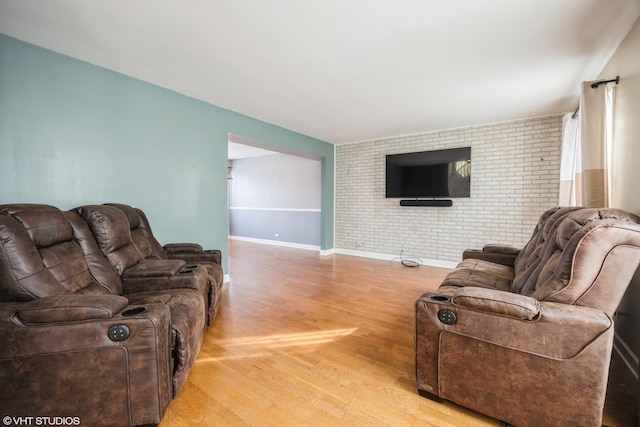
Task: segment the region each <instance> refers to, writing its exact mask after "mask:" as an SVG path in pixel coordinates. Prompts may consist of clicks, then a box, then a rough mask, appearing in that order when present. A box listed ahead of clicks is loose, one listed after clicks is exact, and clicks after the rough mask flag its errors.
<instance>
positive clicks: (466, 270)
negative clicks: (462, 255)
mask: <svg viewBox="0 0 640 427" xmlns="http://www.w3.org/2000/svg"><path fill="white" fill-rule="evenodd" d="M512 281H513V268H512V267H508V266H505V265H501V264H495V263H492V262H488V261H484V260H480V259H473V258H469V259H465V260H464V261H462V262H460V263H459V264H458V265H457V267H456V268H455V269H454V270H453V271H451V272H450V273H449V274H448V275H447V277H445V279H444V280H443V281H442V284H441V286H476V287H479V288H489V289H497V290H500V291H509V290H510V289H511V282H512Z"/></svg>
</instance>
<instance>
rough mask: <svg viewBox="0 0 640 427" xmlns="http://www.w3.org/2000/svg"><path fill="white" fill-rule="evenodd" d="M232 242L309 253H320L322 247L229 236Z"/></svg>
mask: <svg viewBox="0 0 640 427" xmlns="http://www.w3.org/2000/svg"><path fill="white" fill-rule="evenodd" d="M229 239H230V240H242V241H244V242H252V243H260V244H263V245H272V246H285V247H288V248H296V249H306V250H309V251H319V250H320V246H315V245H304V244H302V243H292V242H283V241H280V240H267V239H256V238H253V237H243V236H229Z"/></svg>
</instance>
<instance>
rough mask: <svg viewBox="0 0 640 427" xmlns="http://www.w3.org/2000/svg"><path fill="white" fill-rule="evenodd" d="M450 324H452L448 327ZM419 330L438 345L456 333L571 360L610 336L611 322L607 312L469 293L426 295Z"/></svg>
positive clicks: (468, 290)
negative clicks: (445, 335) (440, 337)
mask: <svg viewBox="0 0 640 427" xmlns="http://www.w3.org/2000/svg"><path fill="white" fill-rule="evenodd" d="M472 289H475V290H472ZM536 312H537V314H536ZM450 313H453V315H451V314H450ZM444 314H447V315H448V316H444ZM447 319H454V320H453V321H451V322H448V323H447ZM443 320H444V321H443ZM416 328H417V331H424V332H418V336H420V335H424V336H431V338H430V340H431V341H433V340H435V342H437V341H438V339H437V338H436V337H437V336H438V335H439V334H441V333H453V334H458V335H464V336H466V337H469V338H473V339H476V340H479V341H483V342H488V343H492V344H495V345H498V346H502V347H508V348H512V349H517V350H519V351H524V352H527V353H532V354H537V355H540V356H544V357H551V358H556V359H569V358H571V357H574V356H575V355H577V354H578V353H580V352H581V351H582V350H583V349H584V348H585V347H587V346H589V345H591V343H592V342H595V341H596V340H597V339H598V338H599V337H600V336H602V335H603V334H605V333H608V332H609V331H610V329H611V328H613V321H612V320H611V318H610V317H609V316H608V315H607V314H606V313H604V312H603V311H601V310H596V309H593V308H589V307H582V306H577V305H568V304H561V303H554V302H546V301H537V302H534V301H531V298H529V297H526V296H522V295H519V294H510V293H508V292H504V291H497V290H493V289H479V288H474V287H468V288H466V289H465V290H464V291H463V290H462V289H460V290H458V291H456V292H455V293H453V294H452V295H450V296H448V295H439V294H433V293H427V294H424V295H422V296H421V297H420V298H419V299H418V301H417V302H416ZM427 331H431V332H427ZM434 345H435V344H434Z"/></svg>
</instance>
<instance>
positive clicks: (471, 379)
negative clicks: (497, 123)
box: [415, 208, 640, 426]
mask: <svg viewBox="0 0 640 427" xmlns="http://www.w3.org/2000/svg"><path fill="white" fill-rule="evenodd" d="M464 257H465V259H464V260H463V261H462V262H461V263H460V264H459V265H458V267H457V268H455V269H454V270H453V271H452V272H451V273H450V274H449V275H448V276H447V278H446V279H445V280H444V281H443V283H442V285H441V286H440V287H439V288H438V290H437V291H436V292H435V293H426V294H424V295H422V296H421V297H420V298H419V299H418V301H417V302H416V305H415V310H416V336H415V345H416V353H415V355H416V382H417V388H418V391H419V393H420V394H421V395H423V396H426V397H430V398H433V399H435V400H441V399H446V400H450V401H452V402H455V403H458V404H460V405H462V406H465V407H468V408H471V409H473V410H475V411H478V412H480V413H483V414H486V415H489V416H491V417H494V418H496V419H499V420H501V421H504V422H507V423H509V424H512V425H514V426H541V425H544V426H567V425H580V426H600V424H601V421H602V411H603V407H604V399H605V394H606V388H607V377H608V371H609V362H610V357H611V349H612V343H613V334H614V327H613V321H612V320H611V316H613V313H614V311H615V310H616V308H617V306H618V304H619V302H620V300H621V298H622V296H623V294H624V292H625V290H626V288H627V286H628V284H629V282H630V280H631V278H632V276H633V274H634V273H635V271H636V268H637V266H638V263H639V262H640V218H638V217H637V216H635V215H633V214H630V213H627V212H624V211H620V210H615V209H585V208H582V209H577V208H554V209H552V210H549V211H547V212H546V213H545V214H543V215H542V217H541V219H540V222H539V223H538V226H537V227H536V230H535V231H534V234H533V235H532V238H531V240H530V241H529V242H528V243H527V245H525V247H524V248H523V249H522V250H520V251H517V250H514V249H513V248H508V247H498V246H495V245H491V246H488V247H485V248H484V250H482V251H468V252H465V255H464ZM509 258H511V259H512V262H509V261H508V259H509Z"/></svg>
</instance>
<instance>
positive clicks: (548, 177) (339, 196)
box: [335, 115, 562, 262]
mask: <svg viewBox="0 0 640 427" xmlns="http://www.w3.org/2000/svg"><path fill="white" fill-rule="evenodd" d="M561 138H562V115H556V116H549V117H538V118H531V119H523V120H516V121H512V122H504V123H498V124H489V125H481V126H473V127H468V128H460V129H452V130H444V131H438V132H429V133H423V134H416V135H405V136H399V137H393V138H385V139H378V140H373V141H364V142H359V143H354V144H343V145H338V146H337V147H336V205H335V215H336V219H335V240H336V244H335V247H336V251H338V252H340V250H344V251H345V252H350V251H358V252H362V254H367V253H368V254H370V255H376V254H384V255H399V254H400V250H402V249H403V250H404V251H405V255H413V256H418V257H421V258H423V259H424V260H426V261H427V262H428V261H433V260H439V261H445V262H457V261H459V260H460V259H461V256H462V251H463V250H464V249H466V248H480V247H482V246H483V245H484V244H486V243H505V244H511V245H515V246H517V247H521V246H522V245H523V244H524V243H525V242H526V241H527V240H528V239H529V237H530V235H531V232H532V231H533V227H534V226H535V223H536V222H537V220H538V217H539V215H540V214H541V213H542V212H543V211H544V210H546V209H547V208H549V207H552V206H555V205H557V203H558V185H559V175H560V146H561ZM465 146H471V197H470V198H460V199H453V207H449V208H433V207H401V206H400V205H399V199H386V198H385V155H386V154H395V153H407V152H413V151H425V150H436V149H442V148H456V147H465Z"/></svg>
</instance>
